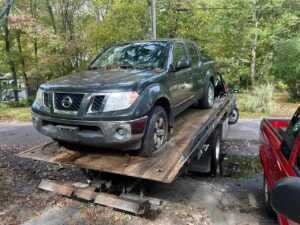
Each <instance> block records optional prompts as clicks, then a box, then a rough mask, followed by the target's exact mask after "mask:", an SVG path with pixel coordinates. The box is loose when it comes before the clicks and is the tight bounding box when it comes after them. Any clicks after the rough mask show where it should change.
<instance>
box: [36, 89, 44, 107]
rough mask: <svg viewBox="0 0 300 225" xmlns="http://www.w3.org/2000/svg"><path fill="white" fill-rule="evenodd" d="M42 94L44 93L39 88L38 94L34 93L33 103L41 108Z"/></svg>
mask: <svg viewBox="0 0 300 225" xmlns="http://www.w3.org/2000/svg"><path fill="white" fill-rule="evenodd" d="M43 93H44V91H43V90H42V89H40V88H39V90H38V92H37V93H36V97H35V103H37V104H38V105H40V106H43V105H44V104H43Z"/></svg>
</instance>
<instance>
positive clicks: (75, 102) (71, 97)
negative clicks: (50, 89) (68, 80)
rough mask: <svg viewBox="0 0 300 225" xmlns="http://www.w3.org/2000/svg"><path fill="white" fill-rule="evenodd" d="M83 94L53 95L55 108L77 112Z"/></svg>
mask: <svg viewBox="0 0 300 225" xmlns="http://www.w3.org/2000/svg"><path fill="white" fill-rule="evenodd" d="M82 98H83V94H69V93H55V94H54V99H55V101H54V102H55V108H56V109H57V110H64V111H78V109H79V107H80V104H81V101H82Z"/></svg>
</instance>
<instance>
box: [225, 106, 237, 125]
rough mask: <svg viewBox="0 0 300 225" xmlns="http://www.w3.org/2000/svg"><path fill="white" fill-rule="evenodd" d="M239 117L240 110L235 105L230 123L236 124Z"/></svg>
mask: <svg viewBox="0 0 300 225" xmlns="http://www.w3.org/2000/svg"><path fill="white" fill-rule="evenodd" d="M239 117H240V112H239V110H238V109H237V108H236V107H234V109H233V110H232V113H231V115H230V116H229V121H228V122H229V124H235V123H236V122H237V121H238V119H239Z"/></svg>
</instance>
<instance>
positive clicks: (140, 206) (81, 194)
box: [37, 180, 151, 215]
mask: <svg viewBox="0 0 300 225" xmlns="http://www.w3.org/2000/svg"><path fill="white" fill-rule="evenodd" d="M37 188H38V189H41V190H45V191H50V192H54V193H57V194H61V195H63V196H67V197H70V198H77V199H82V200H87V201H91V202H93V203H96V204H99V205H103V206H107V207H111V208H114V209H118V210H122V211H125V212H130V213H134V214H136V215H143V214H144V213H146V212H148V211H149V210H150V207H151V204H150V203H149V201H148V200H145V199H132V198H126V197H123V196H117V195H113V194H107V193H101V192H100V193H99V192H96V191H95V190H96V187H94V188H93V187H91V186H89V187H86V188H76V187H74V186H73V185H72V184H69V183H59V182H55V181H52V180H42V181H41V182H40V183H39V184H38V185H37Z"/></svg>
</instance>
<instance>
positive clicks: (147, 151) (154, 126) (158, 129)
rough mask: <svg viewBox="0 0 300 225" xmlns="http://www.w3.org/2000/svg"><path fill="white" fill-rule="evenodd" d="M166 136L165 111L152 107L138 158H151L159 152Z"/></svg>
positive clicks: (158, 107)
mask: <svg viewBox="0 0 300 225" xmlns="http://www.w3.org/2000/svg"><path fill="white" fill-rule="evenodd" d="M167 136H168V117H167V113H166V111H165V109H164V108H163V107H161V106H157V105H156V106H154V107H153V109H152V110H151V113H150V116H149V119H148V123H147V128H146V132H145V135H144V139H143V145H142V149H141V150H140V152H139V155H140V156H143V157H151V156H153V155H155V154H156V153H158V152H160V151H161V150H162V148H163V146H164V144H165V143H166V140H167Z"/></svg>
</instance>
